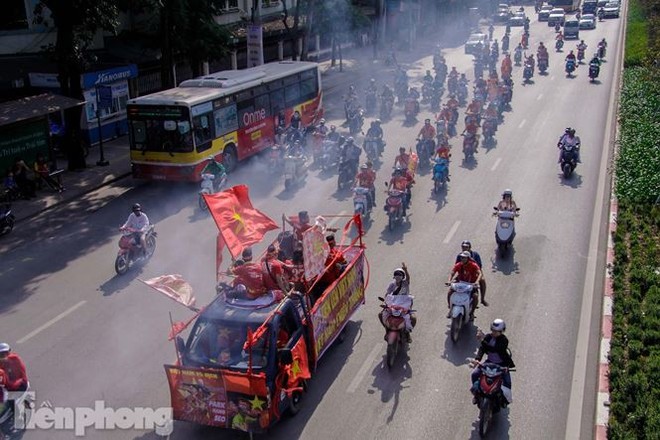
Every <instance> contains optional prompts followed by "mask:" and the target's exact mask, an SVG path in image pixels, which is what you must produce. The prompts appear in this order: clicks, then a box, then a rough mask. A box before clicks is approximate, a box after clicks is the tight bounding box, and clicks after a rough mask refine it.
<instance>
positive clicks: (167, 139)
mask: <svg viewBox="0 0 660 440" xmlns="http://www.w3.org/2000/svg"><path fill="white" fill-rule="evenodd" d="M128 115H129V120H130V129H131V140H132V142H131V149H133V150H138V151H143V152H146V151H155V152H164V153H187V152H191V151H193V140H192V130H191V126H190V116H189V112H188V109H187V108H186V107H153V106H140V107H138V106H131V107H130V108H129V110H128Z"/></svg>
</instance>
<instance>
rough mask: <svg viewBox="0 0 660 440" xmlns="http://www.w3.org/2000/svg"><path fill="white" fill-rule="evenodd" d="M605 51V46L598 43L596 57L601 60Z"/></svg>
mask: <svg viewBox="0 0 660 440" xmlns="http://www.w3.org/2000/svg"><path fill="white" fill-rule="evenodd" d="M606 52H607V48H606V47H605V46H603V45H602V44H599V45H598V58H600V59H601V60H602V59H603V58H605V53H606Z"/></svg>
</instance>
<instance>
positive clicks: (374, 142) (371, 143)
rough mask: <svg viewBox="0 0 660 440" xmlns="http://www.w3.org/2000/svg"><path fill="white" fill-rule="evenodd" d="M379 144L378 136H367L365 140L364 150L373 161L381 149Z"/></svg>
mask: <svg viewBox="0 0 660 440" xmlns="http://www.w3.org/2000/svg"><path fill="white" fill-rule="evenodd" d="M381 142H382V141H381ZM379 144H380V142H379V141H378V139H376V138H372V137H367V138H366V139H365V140H364V152H365V153H366V154H367V159H369V160H370V161H372V162H373V161H374V160H376V159H377V158H378V152H379V151H380V150H381V149H380V146H379Z"/></svg>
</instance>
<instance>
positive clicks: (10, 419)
mask: <svg viewBox="0 0 660 440" xmlns="http://www.w3.org/2000/svg"><path fill="white" fill-rule="evenodd" d="M9 399H11V400H13V401H14V404H13V405H8V404H6V402H7V400H9ZM17 409H18V412H17ZM33 410H34V401H33V400H32V393H30V383H29V382H28V385H27V389H26V391H17V392H12V393H9V392H8V391H7V389H6V388H5V387H4V386H0V438H3V439H12V438H21V437H22V434H23V432H24V431H25V429H26V427H27V425H28V422H29V421H30V418H31V417H32V411H33ZM16 422H19V423H16Z"/></svg>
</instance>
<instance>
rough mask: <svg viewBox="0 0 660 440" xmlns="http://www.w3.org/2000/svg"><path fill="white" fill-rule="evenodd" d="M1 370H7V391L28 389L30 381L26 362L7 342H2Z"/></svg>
mask: <svg viewBox="0 0 660 440" xmlns="http://www.w3.org/2000/svg"><path fill="white" fill-rule="evenodd" d="M0 370H4V372H5V388H6V389H7V391H10V392H11V391H27V387H28V383H29V382H28V377H27V371H26V370H25V363H23V360H22V359H21V357H20V356H19V355H18V354H17V353H15V352H12V351H11V347H10V346H9V344H7V343H6V342H3V343H0Z"/></svg>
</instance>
